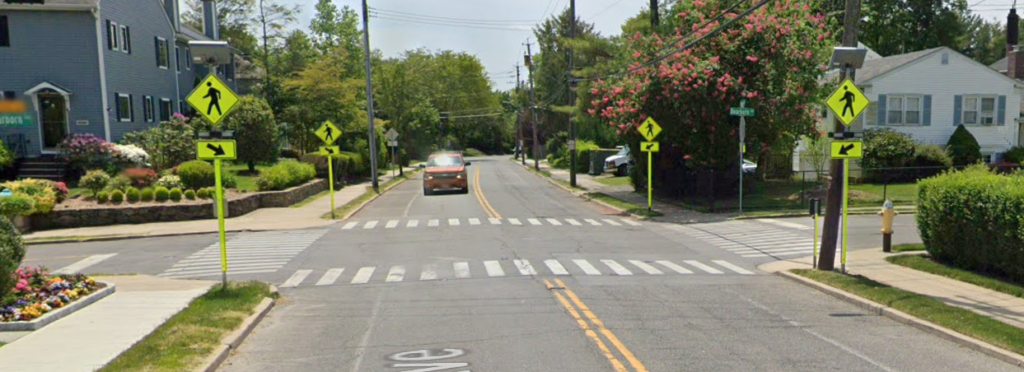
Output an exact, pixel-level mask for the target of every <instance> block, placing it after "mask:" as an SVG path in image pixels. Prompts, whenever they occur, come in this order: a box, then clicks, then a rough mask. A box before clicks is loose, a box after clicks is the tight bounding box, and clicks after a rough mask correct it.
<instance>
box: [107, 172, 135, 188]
mask: <svg viewBox="0 0 1024 372" xmlns="http://www.w3.org/2000/svg"><path fill="white" fill-rule="evenodd" d="M131 185H132V179H131V178H128V177H127V176H124V175H120V176H117V177H114V178H112V179H111V180H110V184H109V185H108V188H110V190H112V191H113V190H121V191H124V190H125V189H127V188H128V187H129V186H131Z"/></svg>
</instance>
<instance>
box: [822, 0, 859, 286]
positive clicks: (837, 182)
mask: <svg viewBox="0 0 1024 372" xmlns="http://www.w3.org/2000/svg"><path fill="white" fill-rule="evenodd" d="M860 4H861V0H846V12H845V14H844V16H843V46H844V47H854V48H856V47H857V32H858V31H859V29H858V26H859V22H860ZM847 78H849V79H850V81H854V79H855V75H854V71H853V69H852V68H848V67H845V66H844V67H842V68H840V70H839V81H843V80H845V79H847ZM834 126H835V132H836V133H842V132H845V131H846V126H845V125H843V123H842V122H840V121H839V117H838V115H837V116H836V119H835V124H834ZM830 168H831V169H830V170H829V177H830V178H831V179H830V180H829V186H828V196H827V198H826V200H825V202H826V204H825V222H824V224H825V225H824V229H823V231H822V233H821V255H820V256H818V269H819V270H826V271H831V270H832V269H834V268H835V264H836V262H835V261H836V246H837V245H838V244H837V241H838V238H839V214H840V209H841V208H842V204H843V193H844V192H846V191H847V190H843V175H844V173H843V172H844V169H843V161H842V160H841V159H832V166H831V167H830Z"/></svg>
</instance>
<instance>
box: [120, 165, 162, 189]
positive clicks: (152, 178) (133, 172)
mask: <svg viewBox="0 0 1024 372" xmlns="http://www.w3.org/2000/svg"><path fill="white" fill-rule="evenodd" d="M121 174H122V175H123V176H125V177H128V179H129V180H131V183H132V186H135V187H149V186H152V185H153V183H155V182H156V180H157V178H156V171H155V170H152V169H146V168H128V169H125V170H124V172H121Z"/></svg>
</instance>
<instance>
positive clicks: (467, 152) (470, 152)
mask: <svg viewBox="0 0 1024 372" xmlns="http://www.w3.org/2000/svg"><path fill="white" fill-rule="evenodd" d="M462 155H465V156H474V157H476V156H487V154H484V152H483V151H480V150H477V149H474V148H468V149H466V150H465V151H463V152H462Z"/></svg>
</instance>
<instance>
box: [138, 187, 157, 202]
mask: <svg viewBox="0 0 1024 372" xmlns="http://www.w3.org/2000/svg"><path fill="white" fill-rule="evenodd" d="M155 194H156V193H155V192H154V191H153V188H152V187H147V188H144V189H142V191H140V192H139V200H142V201H144V202H151V201H153V198H156V195H155Z"/></svg>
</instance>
